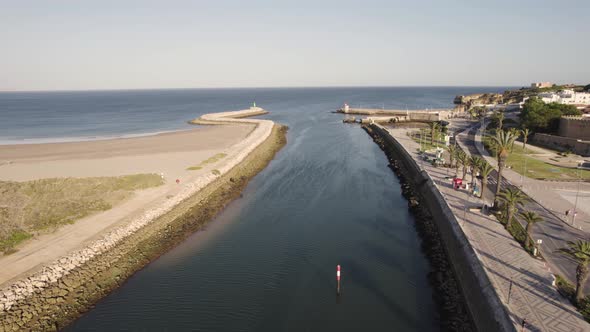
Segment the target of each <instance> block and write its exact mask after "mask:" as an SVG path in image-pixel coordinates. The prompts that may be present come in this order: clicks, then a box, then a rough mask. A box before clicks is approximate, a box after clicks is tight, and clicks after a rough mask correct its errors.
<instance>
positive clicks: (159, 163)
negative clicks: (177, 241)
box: [0, 123, 255, 285]
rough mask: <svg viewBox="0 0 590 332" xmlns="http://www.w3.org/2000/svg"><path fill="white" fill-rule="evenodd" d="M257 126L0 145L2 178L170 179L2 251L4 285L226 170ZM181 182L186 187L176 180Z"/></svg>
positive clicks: (0, 274)
mask: <svg viewBox="0 0 590 332" xmlns="http://www.w3.org/2000/svg"><path fill="white" fill-rule="evenodd" d="M254 128H255V125H254V124H246V123H236V124H228V125H215V126H202V127H198V128H196V129H192V130H187V131H180V132H172V133H163V134H158V135H154V136H145V137H136V138H119V139H112V140H101V141H88V142H68V143H47V144H26V145H0V180H2V181H29V180H35V179H41V178H52V177H91V176H118V175H128V174H138V173H157V174H161V173H162V174H163V175H164V178H165V184H164V185H163V186H159V187H156V188H150V189H146V190H141V191H137V192H135V194H134V196H133V197H132V198H131V199H129V200H127V201H125V202H123V203H121V204H119V205H117V206H115V207H113V208H112V209H110V210H108V211H104V212H101V213H97V214H94V215H91V216H88V217H85V218H82V219H80V220H78V221H76V222H75V223H74V224H71V225H65V226H63V227H60V228H59V229H57V230H55V231H54V232H51V233H46V234H38V235H37V236H35V238H33V239H31V240H29V241H26V242H25V243H23V244H22V245H19V246H18V247H17V248H18V249H19V250H18V251H17V252H15V253H13V254H11V255H7V256H1V255H0V266H2V269H0V285H5V284H6V283H8V282H10V281H11V280H16V279H18V278H19V277H20V276H22V274H23V273H25V274H26V272H27V271H35V270H36V269H37V268H39V267H40V266H41V265H42V264H44V263H46V262H50V261H52V260H55V259H57V258H59V257H61V256H63V255H66V254H67V253H68V252H70V251H72V250H76V249H79V248H83V247H84V246H85V245H86V244H87V243H89V242H91V241H93V240H95V239H97V238H100V236H101V234H104V232H107V231H109V230H110V229H114V228H115V227H118V226H119V225H121V224H124V223H126V222H128V221H130V220H133V219H134V218H137V217H138V216H140V215H141V214H142V213H144V211H145V210H146V209H148V208H150V207H153V206H158V205H159V204H161V203H162V202H164V201H166V200H167V199H168V198H169V197H172V196H174V195H176V194H178V193H179V192H180V191H181V190H182V188H183V184H184V183H190V182H191V181H194V180H195V179H197V178H198V177H199V176H202V175H203V174H205V173H211V172H212V170H214V169H216V168H219V167H221V166H222V165H223V164H224V163H225V162H226V160H227V159H229V158H230V156H232V155H234V154H236V153H238V152H239V151H240V150H241V149H242V148H243V147H241V146H240V144H238V143H240V142H242V141H243V140H244V138H245V137H247V136H248V135H249V134H250V133H251V132H252V131H253V130H254ZM220 153H223V154H226V155H227V157H226V158H218V160H216V161H215V162H212V163H208V164H206V165H203V167H202V169H200V170H192V171H191V170H187V168H188V167H190V166H195V165H199V164H200V163H201V162H202V161H204V160H206V159H208V158H211V157H212V156H215V155H217V154H220ZM176 179H179V180H180V184H177V183H176Z"/></svg>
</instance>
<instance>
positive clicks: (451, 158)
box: [448, 145, 457, 167]
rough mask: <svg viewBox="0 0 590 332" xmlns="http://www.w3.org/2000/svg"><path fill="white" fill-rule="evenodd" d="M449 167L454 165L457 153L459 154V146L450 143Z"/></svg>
mask: <svg viewBox="0 0 590 332" xmlns="http://www.w3.org/2000/svg"><path fill="white" fill-rule="evenodd" d="M448 150H449V167H453V161H454V160H455V155H456V154H457V147H456V146H454V145H449V147H448Z"/></svg>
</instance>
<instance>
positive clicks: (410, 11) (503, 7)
mask: <svg viewBox="0 0 590 332" xmlns="http://www.w3.org/2000/svg"><path fill="white" fill-rule="evenodd" d="M589 18H590V1H588V0H584V1H568V0H563V1H561V0H560V1H556V0H552V1H543V0H512V1H504V0H488V1H409V0H406V1H394V0H384V1H372V0H363V1H346V0H338V1H322V0H316V1H307V0H298V1H279V0H275V1H255V0H252V1H225V0H217V1H124V0H120V1H104V0H103V1H81V0H78V1H57V0H56V1H48V0H47V1H45V0H37V1H28V0H18V1H17V0H14V1H3V0H0V42H1V43H2V46H1V48H0V50H1V53H0V90H70V89H71V90H77V89H127V88H191V87H195V88H197V87H271V86H342V85H345V86H398V85H517V86H520V85H527V84H529V83H530V82H532V81H553V82H558V83H566V82H573V83H586V84H587V83H590V62H589V61H588V60H589V59H590V39H589V38H590V37H589V36H590V20H589Z"/></svg>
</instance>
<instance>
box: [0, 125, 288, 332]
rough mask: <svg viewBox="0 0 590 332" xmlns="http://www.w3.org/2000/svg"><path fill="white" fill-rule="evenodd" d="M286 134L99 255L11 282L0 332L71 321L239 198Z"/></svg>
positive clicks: (277, 134) (83, 255)
mask: <svg viewBox="0 0 590 332" xmlns="http://www.w3.org/2000/svg"><path fill="white" fill-rule="evenodd" d="M235 121H248V120H235ZM250 121H253V120H250ZM260 121H264V120H260ZM269 122H270V121H269ZM271 123H272V122H271ZM286 130H287V128H286V127H284V126H279V125H274V126H272V127H271V132H270V133H269V136H267V137H265V138H264V140H263V141H262V143H260V144H258V145H256V148H254V149H253V150H251V151H247V152H248V154H247V156H245V158H243V159H242V161H241V162H240V163H239V164H237V165H236V166H233V167H232V168H231V169H229V170H227V172H226V173H225V174H223V175H221V176H218V177H217V178H216V179H214V180H213V181H212V182H211V183H209V184H208V185H207V186H206V187H204V188H202V189H200V190H198V191H197V192H196V193H194V194H192V195H189V196H188V197H186V198H183V199H182V200H180V201H179V202H174V203H177V204H174V207H173V208H172V209H170V210H169V211H167V212H165V213H163V214H162V215H161V216H159V217H155V218H154V220H153V221H151V222H150V223H147V224H146V225H137V228H135V227H131V228H129V229H125V230H122V229H119V230H115V231H114V232H120V233H115V234H114V235H117V234H118V235H119V236H121V238H118V239H117V240H118V241H114V238H113V239H111V240H112V242H109V240H106V239H110V238H108V237H105V238H103V239H102V240H99V241H103V242H104V241H107V242H105V243H102V242H100V243H95V244H97V245H99V244H100V245H102V246H103V247H102V248H101V249H102V251H101V252H100V253H98V254H97V253H95V252H92V248H85V249H83V250H82V251H80V252H78V253H76V259H77V261H75V262H74V261H71V259H70V258H71V257H69V258H68V257H66V258H62V259H60V260H58V262H56V263H55V264H52V265H50V266H49V267H46V268H44V269H43V270H42V271H41V273H37V274H35V275H34V276H31V277H29V278H27V279H25V280H23V281H19V282H16V283H14V284H13V285H12V286H11V287H10V288H9V289H7V290H5V291H4V292H3V293H2V294H0V300H2V301H1V302H0V303H2V307H1V308H0V309H2V310H0V332H4V331H17V330H43V331H46V330H58V329H59V328H62V327H64V326H66V325H67V324H68V323H70V322H72V321H73V320H75V319H76V318H77V317H79V316H80V315H81V314H82V313H83V312H84V311H86V310H88V309H89V308H90V307H91V306H92V305H93V304H94V303H96V302H97V301H98V300H100V299H101V298H102V297H104V296H106V295H107V294H109V293H110V292H111V291H112V290H113V289H115V288H117V287H118V286H119V285H121V284H122V283H123V282H124V281H125V280H126V279H127V278H128V277H129V276H131V275H132V274H133V273H134V272H136V271H138V270H139V269H141V268H142V267H143V266H145V265H146V264H148V263H149V262H150V261H152V260H154V259H155V258H157V257H158V256H159V255H161V254H162V253H163V252H166V251H167V250H169V249H170V248H172V247H174V246H175V245H176V244H177V243H179V242H181V241H182V240H183V239H185V238H186V237H187V236H189V235H190V234H192V233H194V232H195V231H198V230H199V229H201V228H202V227H203V225H205V224H206V223H207V222H208V221H209V220H211V219H212V218H213V217H214V216H215V215H216V214H217V213H219V212H220V211H221V210H222V209H223V208H224V206H225V205H226V204H228V203H229V202H231V201H232V200H233V199H235V198H236V197H239V195H240V193H241V192H242V190H243V189H244V187H245V186H246V184H247V183H248V181H249V180H250V179H251V178H252V177H254V176H255V175H256V174H257V173H259V172H260V171H261V170H262V169H264V168H265V167H266V165H267V164H268V163H269V162H270V161H271V160H272V159H273V158H274V155H275V153H276V152H277V151H279V150H280V149H281V148H282V147H283V146H284V145H285V144H286ZM252 138H253V139H254V138H256V137H252ZM153 213H154V214H155V213H156V212H153ZM126 232H129V233H126ZM62 260H63V261H62ZM19 296H20V298H17V297H19ZM6 304H9V305H6Z"/></svg>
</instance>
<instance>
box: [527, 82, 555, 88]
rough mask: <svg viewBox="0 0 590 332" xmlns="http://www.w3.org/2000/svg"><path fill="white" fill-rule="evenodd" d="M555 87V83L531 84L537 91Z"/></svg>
mask: <svg viewBox="0 0 590 332" xmlns="http://www.w3.org/2000/svg"><path fill="white" fill-rule="evenodd" d="M552 86H553V83H551V82H535V83H531V88H533V89H535V88H537V89H542V88H550V87H552Z"/></svg>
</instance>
